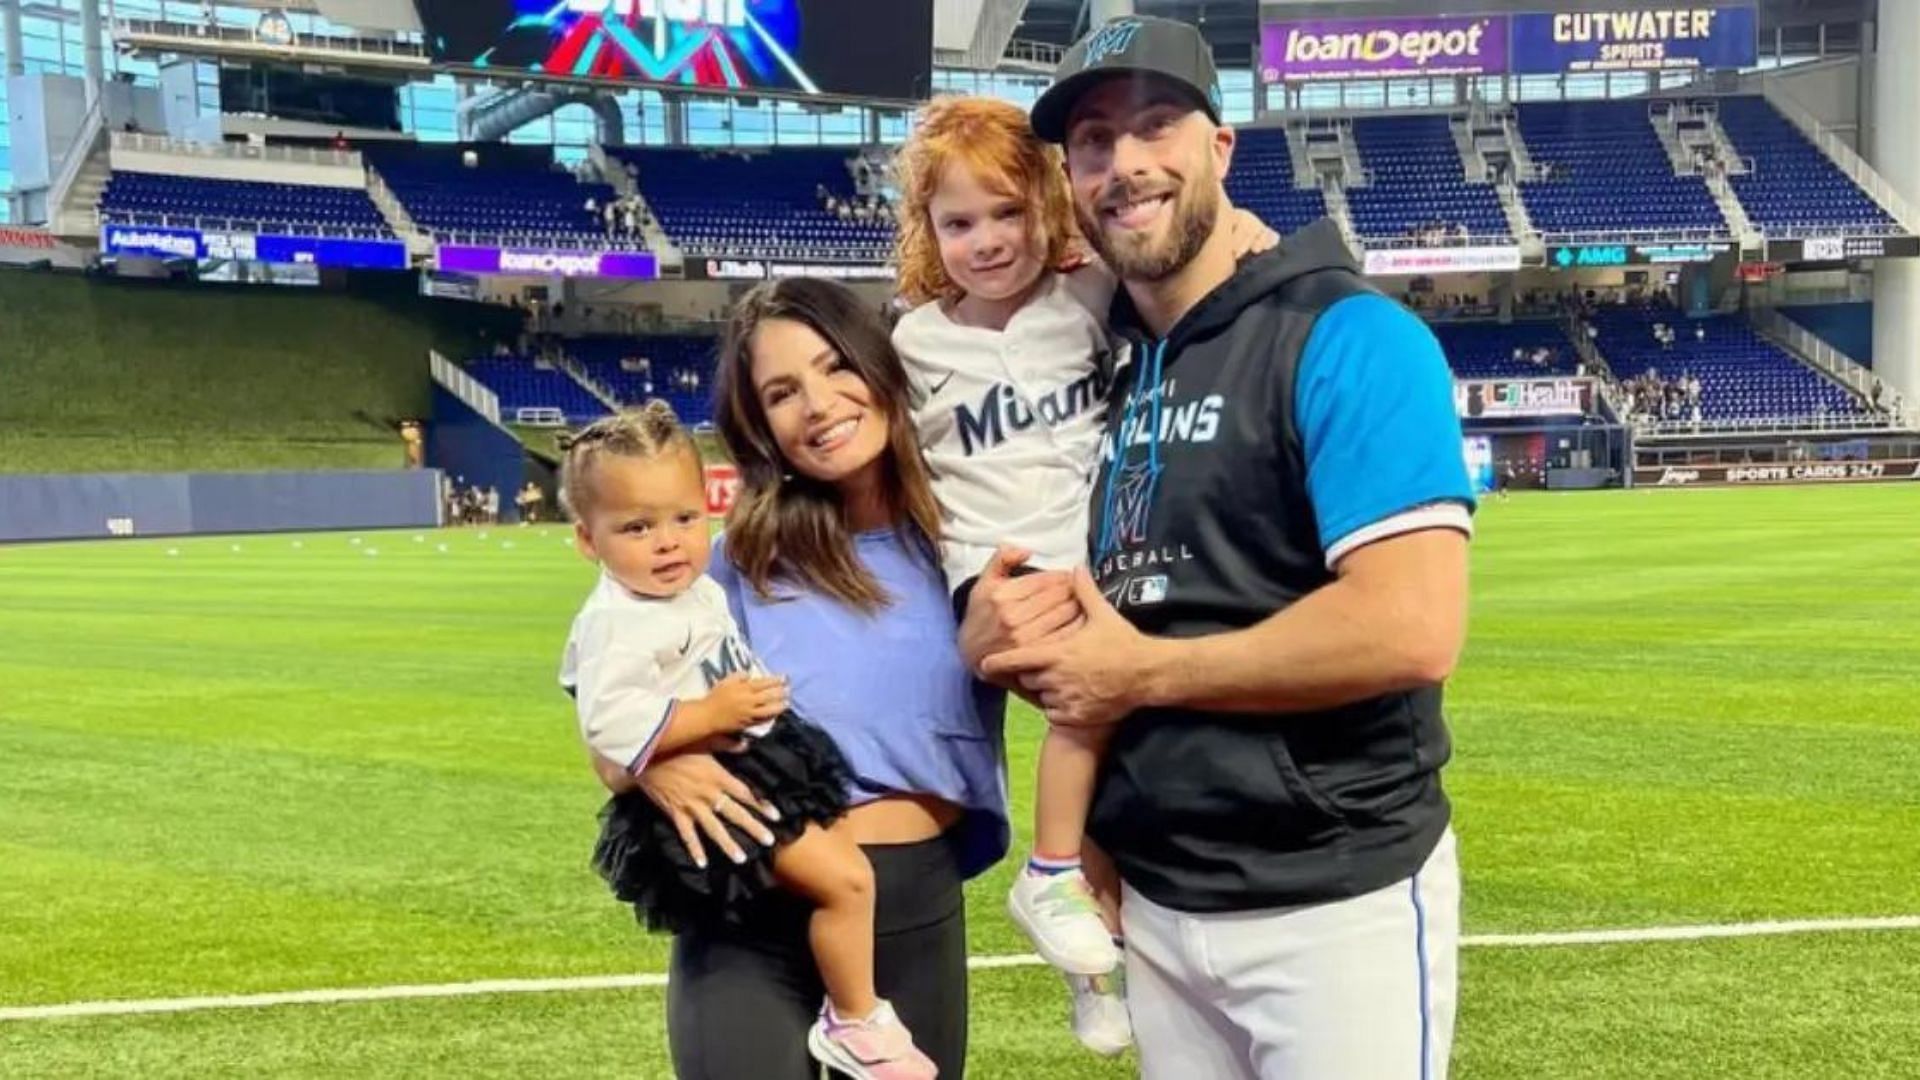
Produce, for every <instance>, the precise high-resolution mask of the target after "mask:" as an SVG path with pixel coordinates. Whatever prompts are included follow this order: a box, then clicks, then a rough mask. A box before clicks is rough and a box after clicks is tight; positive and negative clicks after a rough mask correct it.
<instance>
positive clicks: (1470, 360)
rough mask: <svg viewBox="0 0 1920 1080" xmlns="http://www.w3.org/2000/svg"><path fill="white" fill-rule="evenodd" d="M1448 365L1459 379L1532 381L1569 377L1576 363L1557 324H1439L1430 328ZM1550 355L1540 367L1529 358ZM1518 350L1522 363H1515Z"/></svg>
mask: <svg viewBox="0 0 1920 1080" xmlns="http://www.w3.org/2000/svg"><path fill="white" fill-rule="evenodd" d="M1433 333H1434V336H1435V337H1437V338H1439V339H1440V347H1441V348H1443V349H1445V350H1446V353H1447V363H1448V365H1449V366H1451V367H1452V368H1453V373H1454V375H1455V377H1457V378H1461V379H1533V378H1539V377H1541V376H1544V375H1572V374H1574V371H1575V369H1576V366H1577V364H1578V363H1579V361H1578V360H1577V359H1576V358H1575V355H1574V351H1573V344H1572V342H1569V341H1568V340H1567V335H1566V333H1565V331H1563V330H1562V329H1561V327H1560V324H1559V323H1557V322H1516V323H1508V324H1504V325H1503V324H1501V323H1438V324H1436V325H1435V326H1434V327H1433ZM1542 348H1545V349H1550V350H1552V351H1553V357H1552V361H1551V362H1550V363H1549V364H1548V365H1547V366H1546V367H1541V366H1539V365H1537V364H1535V363H1534V362H1533V361H1532V359H1531V357H1532V355H1533V353H1534V350H1536V349H1542ZM1515 349H1519V350H1520V351H1521V353H1522V359H1519V360H1515V359H1514V358H1513V351H1514V350H1515Z"/></svg>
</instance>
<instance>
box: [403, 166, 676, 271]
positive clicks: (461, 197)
mask: <svg viewBox="0 0 1920 1080" xmlns="http://www.w3.org/2000/svg"><path fill="white" fill-rule="evenodd" d="M468 149H472V150H473V152H474V153H475V154H476V155H477V156H478V164H477V165H475V166H474V167H472V168H469V167H468V166H467V165H466V164H465V163H464V161H463V160H462V156H463V154H464V153H465V152H466V151H467V150H468ZM366 154H367V159H368V161H369V162H370V163H371V164H372V166H373V168H374V171H375V172H376V173H378V174H379V176H380V178H381V179H383V180H385V181H386V183H387V186H388V187H389V188H391V189H393V193H394V195H395V196H396V197H397V198H398V199H399V200H400V203H401V205H402V206H405V207H406V209H407V213H408V214H410V215H411V216H412V217H413V220H414V222H415V223H416V224H418V225H419V226H420V227H421V228H423V229H426V230H427V231H428V232H430V233H432V234H433V235H434V238H435V239H436V240H439V241H441V242H443V243H447V242H451V243H483V244H494V245H501V246H512V245H527V246H537V247H586V248H605V247H608V246H639V241H638V240H632V241H628V240H624V239H623V240H619V241H611V240H609V238H608V236H607V231H606V226H605V224H604V222H603V220H602V219H601V218H600V217H599V216H598V215H596V214H591V213H588V212H587V209H586V206H587V201H588V200H589V199H592V200H594V201H595V202H597V203H599V204H601V205H605V204H606V203H607V202H608V201H609V200H611V199H613V198H615V197H616V195H615V193H614V190H613V188H612V187H610V186H609V185H606V184H587V183H582V182H581V181H580V180H578V179H577V178H575V177H574V176H573V174H571V173H569V172H567V171H566V170H565V169H563V168H560V167H558V166H556V165H555V164H554V163H553V159H552V151H551V150H550V149H548V148H545V147H535V146H507V145H487V146H481V147H474V148H467V147H460V146H424V145H401V146H394V147H381V148H379V149H369V150H368V151H366Z"/></svg>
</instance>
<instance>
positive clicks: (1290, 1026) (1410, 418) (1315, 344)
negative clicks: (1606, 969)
mask: <svg viewBox="0 0 1920 1080" xmlns="http://www.w3.org/2000/svg"><path fill="white" fill-rule="evenodd" d="M1219 108H1220V99H1219V91H1218V89H1217V84H1216V76H1215V72H1214V68H1213V63H1212V60H1211V57H1210V56H1209V54H1208V50H1207V47H1206V45H1205V43H1204V42H1203V41H1202V39H1201V38H1200V36H1199V34H1198V33H1197V32H1196V31H1195V30H1193V29H1192V28H1191V27H1188V26H1185V25H1182V24H1179V23H1173V22H1169V21H1166V20H1161V19H1153V18H1144V17H1129V18H1123V19H1118V20H1115V21H1113V22H1110V23H1108V24H1107V25H1105V26H1104V27H1101V28H1100V29H1099V30H1097V31H1095V32H1094V33H1093V34H1092V35H1090V36H1089V37H1088V38H1086V39H1085V40H1083V41H1081V42H1080V43H1078V44H1077V45H1075V46H1074V48H1073V49H1072V50H1071V51H1070V52H1069V53H1068V54H1067V57H1066V59H1065V60H1064V61H1063V62H1062V64H1061V68H1060V71H1059V73H1058V75H1057V76H1056V79H1055V81H1054V83H1053V85H1052V87H1051V88H1049V89H1048V90H1047V92H1046V93H1045V94H1044V95H1042V96H1041V98H1040V99H1039V101H1038V102H1036V104H1035V106H1034V109H1033V125H1034V130H1035V131H1036V132H1038V133H1039V134H1040V136H1041V137H1042V138H1045V139H1049V140H1053V141H1057V142H1061V143H1063V144H1064V147H1065V151H1066V160H1067V169H1068V174H1069V177H1070V179H1071V183H1072V186H1073V193H1074V201H1075V205H1076V209H1077V211H1078V214H1079V218H1080V223H1081V228H1082V230H1083V232H1084V233H1085V235H1086V236H1087V238H1088V241H1089V243H1091V244H1092V246H1093V247H1094V248H1095V249H1096V250H1097V251H1098V252H1099V253H1100V255H1101V256H1102V258H1103V259H1104V260H1105V261H1106V263H1107V265H1108V266H1109V267H1111V268H1112V269H1113V270H1114V271H1115V273H1116V274H1117V275H1118V276H1119V278H1120V280H1121V282H1122V284H1123V285H1124V288H1123V289H1122V290H1121V292H1120V294H1119V295H1118V296H1117V297H1116V300H1115V304H1114V310H1113V313H1112V324H1113V326H1114V328H1115V329H1116V331H1118V332H1120V333H1122V334H1124V335H1126V336H1127V337H1129V338H1130V339H1132V341H1133V348H1132V359H1131V361H1130V363H1129V364H1128V365H1127V366H1126V367H1124V368H1122V369H1121V370H1120V371H1119V372H1118V373H1117V375H1116V381H1115V385H1114V388H1113V391H1112V394H1113V396H1112V405H1111V407H1110V410H1109V417H1110V419H1109V423H1108V433H1107V439H1106V446H1105V451H1104V460H1103V462H1102V463H1101V466H1100V468H1099V471H1098V474H1097V476H1096V481H1095V490H1094V496H1093V499H1094V501H1093V505H1092V509H1093V513H1092V521H1093V525H1092V529H1091V533H1092V535H1091V538H1090V539H1091V540H1092V555H1093V559H1092V567H1091V572H1090V573H1089V572H1088V571H1087V570H1085V569H1083V570H1081V571H1078V572H1077V573H1076V575H1075V577H1074V578H1073V580H1072V589H1073V593H1074V596H1075V597H1076V598H1077V599H1078V601H1079V605H1080V608H1081V611H1082V613H1083V618H1084V622H1083V623H1082V624H1081V625H1080V626H1079V628H1078V629H1075V630H1071V631H1070V632H1067V633H1064V634H1053V635H1049V636H1046V637H1043V638H1042V639H1041V640H1039V641H1038V642H1037V643H1031V644H1025V645H1020V646H1018V647H1014V648H1011V649H1008V648H1006V643H1007V642H1008V641H1010V640H1011V641H1015V642H1018V641H1020V640H1022V639H1021V635H1020V633H1019V631H1018V630H1017V629H1015V628H1016V627H1020V626H1022V625H1023V623H1022V618H1023V615H1025V614H1029V613H1033V612H1032V610H1031V609H1032V608H1034V607H1036V606H1044V605H1045V604H1046V603H1048V601H1044V600H1036V599H1035V597H1036V596H1037V595H1038V594H1037V590H1039V589H1040V588H1041V586H1039V585H1037V584H1036V580H1037V579H1040V578H1042V577H1043V575H1028V576H1024V577H1022V576H1013V575H1011V574H1010V572H1009V570H1008V565H1009V564H1011V563H1013V562H1016V561H1017V560H1018V554H1017V553H1010V552H1009V553H1003V555H1002V556H1001V557H1000V558H997V559H996V561H995V564H994V565H992V566H990V567H989V568H988V571H987V573H985V574H983V575H982V578H981V580H980V582H979V583H978V584H977V585H976V586H975V592H974V597H973V603H972V605H971V606H970V607H969V610H968V612H967V620H966V624H964V625H963V628H962V629H963V644H964V645H965V646H966V648H967V651H968V654H969V656H970V657H983V659H981V660H980V668H981V670H982V672H983V674H985V675H987V676H988V677H991V678H996V679H1000V680H1003V681H1009V680H1010V681H1017V683H1018V684H1019V685H1020V686H1021V687H1022V688H1023V689H1024V690H1025V691H1026V692H1027V693H1028V694H1029V695H1031V696H1033V697H1034V698H1035V699H1036V700H1037V701H1038V702H1039V704H1040V705H1041V706H1042V708H1043V709H1044V710H1045V712H1046V715H1047V718H1048V720H1049V721H1050V722H1051V723H1054V724H1062V725H1077V726H1103V725H1114V727H1113V731H1112V742H1111V746H1110V749H1109V751H1108V756H1107V758H1106V760H1105V762H1104V764H1103V766H1102V772H1101V781H1100V786H1099V791H1098V793H1097V795H1096V797H1095V801H1094V806H1093V808H1092V812H1091V819H1090V831H1091V834H1092V836H1093V837H1094V839H1095V840H1096V841H1097V842H1098V843H1099V844H1100V845H1101V846H1102V847H1103V848H1105V849H1106V851H1107V852H1108V854H1110V855H1111V856H1112V858H1113V861H1114V862H1115V864H1116V865H1117V866H1118V868H1119V871H1120V875H1121V878H1122V879H1123V881H1124V884H1125V889H1124V903H1123V905H1122V920H1123V926H1124V930H1125V935H1126V940H1127V970H1126V973H1127V979H1128V985H1129V990H1128V997H1129V1010H1130V1012H1131V1013H1132V1015H1133V1020H1134V1024H1135V1029H1136V1038H1137V1040H1138V1045H1139V1050H1140V1063H1141V1071H1142V1073H1143V1075H1145V1076H1146V1077H1149V1078H1152V1080H1158V1078H1174V1077H1181V1078H1184V1077H1196V1076H1205V1077H1209V1078H1234V1077H1247V1078H1252V1077H1260V1078H1279V1077H1289V1078H1291V1077H1316V1078H1317V1077H1329V1078H1332V1077H1366V1078H1368V1080H1401V1078H1404V1080H1416V1078H1419V1080H1429V1078H1439V1077H1444V1076H1445V1073H1446V1067H1447V1057H1448V1050H1449V1046H1450V1043H1451V1038H1452V1028H1453V1014H1454V1004H1455V997H1456V994H1455V985H1456V979H1457V968H1456V957H1457V950H1458V935H1459V877H1458V867H1457V864H1456V861H1455V855H1454V843H1453V839H1452V833H1451V831H1450V829H1449V825H1448V821H1449V808H1448V803H1447V800H1446V796H1445V795H1444V794H1443V793H1442V790H1441V786H1440V776H1439V773H1440V767H1441V765H1443V764H1444V763H1445V762H1446V760H1447V758H1448V756H1449V743H1448V736H1447V730H1446V726H1445V724H1444V722H1443V721H1442V718H1441V714H1440V698H1441V692H1440V684H1441V682H1442V681H1443V680H1444V679H1445V678H1446V677H1447V675H1448V674H1449V673H1450V672H1451V671H1452V669H1453V665H1454V662H1455V660H1456V657H1457V656H1458V653H1459V650H1460V647H1461V643H1462V639H1463V637H1464V631H1465V619H1466V615H1465V608H1466V579H1467V555H1466V547H1467V537H1468V535H1469V533H1470V531H1471V516H1470V514H1471V510H1472V507H1473V496H1472V491H1471V488H1470V486H1469V482H1468V479H1467V474H1466V467H1465V463H1464V459H1463V455H1462V454H1461V436H1460V428H1459V421H1458V419H1457V418H1456V417H1455V415H1454V408H1453V399H1452V388H1451V382H1450V379H1449V377H1448V373H1447V366H1446V363H1445V360H1444V358H1443V356H1442V354H1441V352H1440V349H1439V346H1438V344H1437V343H1436V342H1435V341H1434V339H1433V336H1432V334H1431V333H1429V332H1428V330H1427V329H1426V327H1425V326H1424V325H1423V324H1422V323H1420V322H1419V320H1418V319H1416V318H1415V317H1414V316H1412V315H1411V314H1410V313H1408V312H1407V311H1406V309H1404V308H1402V307H1400V306H1399V305H1398V304H1395V303H1393V302H1392V301H1391V300H1389V299H1387V298H1385V297H1384V296H1381V295H1380V294H1378V293H1377V292H1375V291H1374V290H1373V289H1372V288H1371V287H1370V286H1369V285H1368V284H1367V283H1366V282H1365V281H1364V280H1363V279H1362V278H1361V277H1360V276H1359V275H1358V273H1357V272H1356V271H1355V269H1354V264H1353V258H1352V255H1351V254H1350V253H1349V252H1348V251H1347V250H1346V248H1345V246H1344V244H1343V243H1342V242H1341V240H1340V236H1339V231H1338V229H1337V228H1336V227H1335V226H1334V225H1333V224H1332V223H1331V222H1327V221H1322V222H1320V223H1318V224H1316V225H1314V226H1311V227H1309V228H1307V229H1305V230H1303V231H1302V232H1301V233H1299V234H1297V235H1296V236H1294V237H1292V238H1291V239H1290V240H1288V241H1287V242H1285V243H1284V244H1283V245H1282V247H1281V248H1280V249H1279V250H1277V251H1274V252H1271V253H1268V254H1265V255H1261V256H1257V257H1254V258H1250V259H1247V260H1245V261H1244V262H1241V263H1239V264H1238V265H1236V262H1235V258H1234V255H1233V252H1232V249H1231V246H1230V244H1229V243H1228V242H1227V233H1226V230H1225V228H1224V226H1223V222H1224V221H1225V220H1226V218H1225V211H1226V210H1227V209H1228V204H1227V200H1226V196H1225V189H1224V187H1223V183H1222V181H1223V178H1224V177H1225V175H1226V173H1227V170H1228V168H1229V166H1230V165H1231V163H1232V158H1233V149H1234V140H1235V135H1234V132H1233V131H1232V130H1230V129H1227V128H1223V127H1221V126H1219ZM983 599H984V600H986V603H985V604H984V605H983V604H982V603H981V601H982V600H983ZM1022 605H1025V607H1026V608H1027V610H1026V611H1022V610H1021V608H1022ZM975 609H981V611H983V612H986V613H987V614H978V615H977V614H976V611H975ZM982 624H985V625H990V626H993V627H995V628H996V629H995V630H994V631H993V632H991V633H989V634H988V635H987V638H984V639H983V638H982V637H981V636H978V633H977V628H978V627H979V626H980V625H982Z"/></svg>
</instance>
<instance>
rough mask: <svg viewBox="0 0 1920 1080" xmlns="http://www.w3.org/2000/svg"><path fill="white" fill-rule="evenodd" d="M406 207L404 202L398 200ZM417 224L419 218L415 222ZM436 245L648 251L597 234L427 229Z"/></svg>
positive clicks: (641, 243)
mask: <svg viewBox="0 0 1920 1080" xmlns="http://www.w3.org/2000/svg"><path fill="white" fill-rule="evenodd" d="M400 205H402V206H405V205H406V202H405V200H402V201H401V204H400ZM415 220H416V222H417V221H418V219H415ZM428 231H429V232H430V233H431V234H432V236H433V241H434V243H436V244H452V245H454V246H456V247H498V248H541V249H547V250H555V251H647V250H649V248H648V247H647V242H646V241H645V240H644V239H639V238H636V237H628V236H602V235H600V234H599V233H548V232H512V231H489V230H480V229H430V230H428Z"/></svg>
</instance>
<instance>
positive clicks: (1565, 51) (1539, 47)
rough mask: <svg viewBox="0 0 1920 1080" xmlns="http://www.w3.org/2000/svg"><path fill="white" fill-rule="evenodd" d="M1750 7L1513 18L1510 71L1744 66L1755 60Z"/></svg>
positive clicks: (1536, 14) (1607, 11) (1756, 43)
mask: <svg viewBox="0 0 1920 1080" xmlns="http://www.w3.org/2000/svg"><path fill="white" fill-rule="evenodd" d="M1757 25H1758V21H1757V20H1756V19H1755V17H1754V9H1753V8H1751V7H1662V8H1651V9H1634V8H1617V9H1602V10H1599V11H1559V12H1534V13H1528V14H1523V15H1515V16H1513V32H1512V39H1513V70H1514V71H1516V72H1520V73H1523V74H1543V75H1544V74H1553V73H1557V72H1562V71H1573V72H1581V71H1658V70H1662V69H1666V68H1707V69H1711V68H1739V67H1750V66H1752V65H1753V64H1754V63H1755V62H1757V60H1758V54H1759V39H1758V37H1757Z"/></svg>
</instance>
